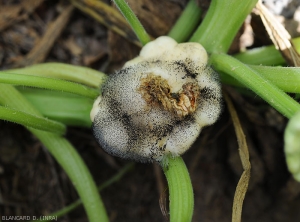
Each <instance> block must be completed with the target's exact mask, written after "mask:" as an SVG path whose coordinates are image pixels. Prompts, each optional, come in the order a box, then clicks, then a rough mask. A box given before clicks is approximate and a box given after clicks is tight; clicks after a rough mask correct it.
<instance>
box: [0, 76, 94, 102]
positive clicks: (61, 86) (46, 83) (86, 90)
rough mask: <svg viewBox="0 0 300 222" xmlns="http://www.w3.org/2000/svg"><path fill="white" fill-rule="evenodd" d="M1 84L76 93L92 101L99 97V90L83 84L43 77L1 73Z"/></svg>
mask: <svg viewBox="0 0 300 222" xmlns="http://www.w3.org/2000/svg"><path fill="white" fill-rule="evenodd" d="M0 83H6V84H13V85H23V86H31V87H38V88H44V89H52V90H58V91H63V92H69V93H74V94H77V95H80V96H86V97H89V98H91V99H95V98H96V97H97V96H98V95H99V92H98V90H96V89H93V88H90V87H87V86H85V85H82V84H78V83H73V82H69V81H65V80H61V79H53V78H49V77H41V76H34V75H25V74H14V73H9V72H1V73H0Z"/></svg>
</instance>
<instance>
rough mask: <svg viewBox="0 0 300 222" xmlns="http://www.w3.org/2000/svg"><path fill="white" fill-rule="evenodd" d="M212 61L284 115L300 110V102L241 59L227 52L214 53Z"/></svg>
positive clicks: (215, 65) (289, 115)
mask: <svg viewBox="0 0 300 222" xmlns="http://www.w3.org/2000/svg"><path fill="white" fill-rule="evenodd" d="M210 62H211V64H212V65H213V67H214V68H215V69H216V70H217V71H220V72H224V73H226V74H228V75H230V76H231V77H233V78H235V79H236V80H238V81H239V82H241V83H242V84H243V85H245V86H247V87H248V88H249V89H251V90H252V91H253V92H255V93H256V94H257V95H259V96H260V97H261V98H263V99H264V100H265V101H266V102H268V103H269V104H270V105H271V106H273V107H274V108H275V109H276V110H277V111H279V112H280V113H281V114H282V115H284V116H286V117H288V118H290V117H292V116H293V115H294V114H295V113H296V112H297V111H299V110H300V105H299V103H297V102H296V101H295V100H293V99H292V98H291V97H290V96H288V95H287V94H286V93H284V92H283V91H282V90H280V89H279V88H277V87H276V86H275V85H273V84H272V83H271V82H269V81H268V80H267V79H265V78H263V77H262V76H261V75H260V74H259V73H258V72H257V71H255V70H254V69H252V68H250V67H249V66H247V65H245V64H244V63H242V62H240V61H239V60H237V59H235V58H233V57H231V56H229V55H226V54H212V55H211V57H210Z"/></svg>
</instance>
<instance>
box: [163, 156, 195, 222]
mask: <svg viewBox="0 0 300 222" xmlns="http://www.w3.org/2000/svg"><path fill="white" fill-rule="evenodd" d="M166 158H167V159H166V160H165V161H164V163H162V168H163V171H164V173H165V175H166V178H167V181H168V187H169V201H170V222H182V221H185V222H189V221H192V217H193V211H194V193H193V187H192V183H191V179H190V176H189V172H188V170H187V168H186V165H185V163H184V161H183V160H182V158H181V157H175V158H173V157H166Z"/></svg>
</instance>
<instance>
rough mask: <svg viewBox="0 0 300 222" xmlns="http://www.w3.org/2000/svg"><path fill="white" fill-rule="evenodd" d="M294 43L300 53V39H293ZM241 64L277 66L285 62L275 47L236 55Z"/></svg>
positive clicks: (261, 48)
mask: <svg viewBox="0 0 300 222" xmlns="http://www.w3.org/2000/svg"><path fill="white" fill-rule="evenodd" d="M292 42H293V44H294V46H295V48H296V49H297V51H300V37H298V38H295V39H292ZM234 57H235V58H237V59H238V60H240V61H241V62H244V63H247V64H251V65H264V66H275V65H282V64H285V63H286V62H285V60H284V58H283V57H282V55H281V54H280V52H279V51H278V50H277V49H276V48H275V46H274V45H270V46H263V47H259V48H254V49H249V50H247V51H245V52H241V53H238V54H235V55H234Z"/></svg>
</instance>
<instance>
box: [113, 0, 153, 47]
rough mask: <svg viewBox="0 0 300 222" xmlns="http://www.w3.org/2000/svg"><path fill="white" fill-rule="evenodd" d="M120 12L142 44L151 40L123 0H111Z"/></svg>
mask: <svg viewBox="0 0 300 222" xmlns="http://www.w3.org/2000/svg"><path fill="white" fill-rule="evenodd" d="M113 1H114V3H115V4H116V6H117V7H118V9H119V10H120V12H121V13H122V14H123V16H124V17H125V19H126V20H127V22H128V23H129V24H130V26H131V28H132V29H133V31H134V32H135V34H136V35H137V37H138V39H139V40H140V42H141V43H142V45H146V44H147V43H148V42H150V41H151V39H150V37H149V35H148V34H147V32H146V31H145V29H144V27H143V25H142V24H141V22H140V21H139V20H138V18H137V17H136V15H135V14H134V12H133V11H132V10H131V8H130V7H129V6H128V4H127V3H126V2H125V1H124V0H113Z"/></svg>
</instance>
